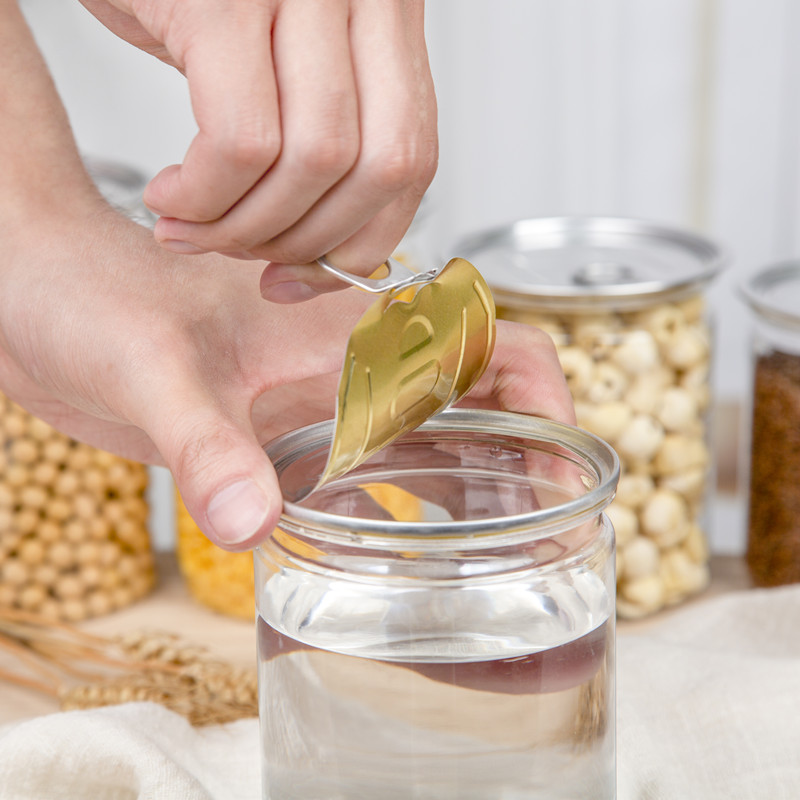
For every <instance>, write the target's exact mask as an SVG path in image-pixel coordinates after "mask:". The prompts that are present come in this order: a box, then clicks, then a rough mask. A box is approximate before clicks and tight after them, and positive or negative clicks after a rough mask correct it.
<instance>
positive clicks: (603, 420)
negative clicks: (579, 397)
mask: <svg viewBox="0 0 800 800" xmlns="http://www.w3.org/2000/svg"><path fill="white" fill-rule="evenodd" d="M584 405H585V406H586V407H585V408H583V409H582V410H581V413H580V415H579V417H578V420H579V424H580V425H581V426H582V427H584V428H586V430H588V431H590V432H591V433H594V434H595V435H596V436H599V437H600V438H601V439H604V440H605V441H607V442H609V443H611V444H613V443H614V442H615V441H616V440H617V439H618V438H619V436H620V435H621V434H622V431H624V430H625V428H627V427H628V425H630V423H631V420H632V419H633V410H632V409H631V407H630V406H629V405H628V404H627V403H623V402H622V401H621V400H615V401H612V402H610V403H601V404H600V405H593V404H591V403H589V404H584Z"/></svg>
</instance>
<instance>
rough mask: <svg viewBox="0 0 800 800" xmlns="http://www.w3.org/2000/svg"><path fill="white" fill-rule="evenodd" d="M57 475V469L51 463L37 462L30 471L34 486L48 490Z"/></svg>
mask: <svg viewBox="0 0 800 800" xmlns="http://www.w3.org/2000/svg"><path fill="white" fill-rule="evenodd" d="M59 474H60V473H59V471H58V468H57V467H56V465H55V464H53V462H52V461H39V462H38V463H37V464H35V465H34V467H33V469H32V470H31V479H32V480H33V481H34V483H35V484H36V485H38V486H41V487H42V488H43V489H46V490H49V489H51V488H52V487H53V485H54V484H55V481H56V478H57V477H58V475H59Z"/></svg>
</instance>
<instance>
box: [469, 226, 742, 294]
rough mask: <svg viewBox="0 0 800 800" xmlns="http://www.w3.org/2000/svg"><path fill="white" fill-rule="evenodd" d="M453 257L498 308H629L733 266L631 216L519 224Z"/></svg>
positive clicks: (707, 247) (691, 237) (681, 235)
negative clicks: (469, 268) (476, 273)
mask: <svg viewBox="0 0 800 800" xmlns="http://www.w3.org/2000/svg"><path fill="white" fill-rule="evenodd" d="M453 252H454V253H457V254H458V255H459V256H461V257H463V258H466V259H467V260H469V261H471V262H472V263H473V264H474V265H475V266H476V267H477V268H478V269H479V270H480V272H481V273H482V274H483V276H484V278H485V279H486V281H487V283H488V284H489V285H490V286H491V288H492V291H493V292H494V293H495V296H496V298H497V300H498V302H506V303H508V302H512V303H517V304H519V303H520V302H527V303H530V302H531V301H539V302H541V301H547V303H548V305H549V306H553V305H555V304H558V303H561V304H564V305H567V306H569V307H574V306H576V305H582V304H589V303H592V304H594V303H596V302H597V301H598V300H603V301H606V300H607V301H609V302H613V304H614V306H615V307H617V308H619V307H625V306H629V307H630V306H634V305H640V304H641V303H642V302H645V301H647V300H648V299H650V298H652V297H654V296H658V295H662V294H664V293H672V292H676V291H680V290H690V289H697V288H699V287H701V286H703V285H704V284H706V283H708V282H709V281H710V280H711V279H712V278H713V277H714V276H715V275H716V274H717V273H718V272H719V270H720V269H721V268H722V266H723V264H724V263H725V261H726V256H725V254H724V253H723V252H722V250H721V249H720V248H719V247H718V246H717V245H716V244H714V243H713V242H711V241H709V240H708V239H705V238H703V237H701V236H698V235H696V234H693V233H689V232H686V231H682V230H678V229H673V228H668V227H664V226H662V225H659V224H657V223H652V222H647V221H645V220H639V219H633V218H625V217H541V218H533V219H525V220H519V221H517V222H514V223H512V224H511V225H508V226H504V227H500V228H495V229H492V230H489V231H484V232H482V233H478V234H476V235H473V236H470V237H467V238H465V239H463V240H462V241H460V242H459V243H458V244H457V245H456V246H455V248H454V250H453Z"/></svg>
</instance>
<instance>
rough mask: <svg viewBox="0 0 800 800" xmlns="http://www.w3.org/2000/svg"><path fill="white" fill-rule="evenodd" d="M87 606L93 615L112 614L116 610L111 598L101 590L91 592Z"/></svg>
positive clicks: (87, 598) (87, 599)
mask: <svg viewBox="0 0 800 800" xmlns="http://www.w3.org/2000/svg"><path fill="white" fill-rule="evenodd" d="M86 607H87V609H88V610H89V614H90V615H91V616H93V617H101V616H104V615H105V614H110V613H111V612H112V611H113V610H114V606H113V603H112V602H111V598H110V597H109V596H108V594H106V593H105V592H101V591H95V592H91V593H90V594H89V595H88V596H87V597H86Z"/></svg>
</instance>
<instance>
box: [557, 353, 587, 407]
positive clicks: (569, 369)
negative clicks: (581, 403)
mask: <svg viewBox="0 0 800 800" xmlns="http://www.w3.org/2000/svg"><path fill="white" fill-rule="evenodd" d="M558 359H559V361H560V362H561V369H562V370H563V372H564V377H565V378H566V379H567V385H568V386H569V390H570V392H571V393H572V397H573V398H574V399H580V398H582V397H584V395H585V394H586V392H587V391H588V390H589V387H590V386H591V384H592V375H593V373H594V363H593V362H592V359H591V357H590V356H588V355H587V354H586V353H585V352H584V351H583V350H581V349H580V348H578V347H562V348H561V349H560V350H559V351H558Z"/></svg>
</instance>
